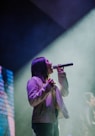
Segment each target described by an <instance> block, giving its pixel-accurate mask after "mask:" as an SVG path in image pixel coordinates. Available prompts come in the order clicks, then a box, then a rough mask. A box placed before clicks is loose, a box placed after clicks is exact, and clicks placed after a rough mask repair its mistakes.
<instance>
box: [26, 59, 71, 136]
mask: <svg viewBox="0 0 95 136" xmlns="http://www.w3.org/2000/svg"><path fill="white" fill-rule="evenodd" d="M57 72H58V81H59V84H60V87H58V86H57V85H56V83H55V81H54V80H53V79H51V78H50V75H51V74H52V73H53V66H52V63H51V62H50V61H49V60H48V59H47V58H45V57H37V58H35V59H33V61H32V64H31V74H32V77H31V79H29V80H28V81H27V95H28V101H29V104H30V105H31V106H32V107H33V113H32V123H31V124H32V129H33V130H34V133H35V134H36V136H59V128H58V118H59V117H63V116H64V118H66V119H67V118H69V114H68V111H67V108H66V106H65V103H64V101H63V99H62V96H67V95H68V94H69V89H68V88H69V87H68V81H67V77H66V73H65V72H64V69H63V68H60V67H59V65H58V68H57Z"/></svg>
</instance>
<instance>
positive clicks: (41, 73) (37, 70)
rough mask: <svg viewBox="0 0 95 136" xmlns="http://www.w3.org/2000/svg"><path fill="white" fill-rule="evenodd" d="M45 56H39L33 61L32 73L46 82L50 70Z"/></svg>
mask: <svg viewBox="0 0 95 136" xmlns="http://www.w3.org/2000/svg"><path fill="white" fill-rule="evenodd" d="M45 60H46V58H45V57H37V58H35V59H34V60H33V61H32V64H31V74H32V77H33V76H37V77H39V78H41V79H42V81H43V82H44V81H45V80H46V79H47V78H48V70H47V66H46V62H45Z"/></svg>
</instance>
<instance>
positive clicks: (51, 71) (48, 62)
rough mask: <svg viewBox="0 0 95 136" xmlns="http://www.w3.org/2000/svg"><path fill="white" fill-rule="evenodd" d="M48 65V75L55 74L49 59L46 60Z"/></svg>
mask: <svg viewBox="0 0 95 136" xmlns="http://www.w3.org/2000/svg"><path fill="white" fill-rule="evenodd" d="M46 65H47V69H48V74H51V73H53V67H52V63H51V62H50V61H49V60H47V59H46Z"/></svg>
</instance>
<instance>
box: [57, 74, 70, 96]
mask: <svg viewBox="0 0 95 136" xmlns="http://www.w3.org/2000/svg"><path fill="white" fill-rule="evenodd" d="M58 81H59V84H60V90H61V94H62V96H68V94H69V85H68V80H67V77H66V73H65V72H63V73H58Z"/></svg>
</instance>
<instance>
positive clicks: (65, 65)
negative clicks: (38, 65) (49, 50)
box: [53, 63, 73, 69]
mask: <svg viewBox="0 0 95 136" xmlns="http://www.w3.org/2000/svg"><path fill="white" fill-rule="evenodd" d="M72 65H73V63H68V64H62V65H55V66H53V69H56V68H57V67H68V66H72Z"/></svg>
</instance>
